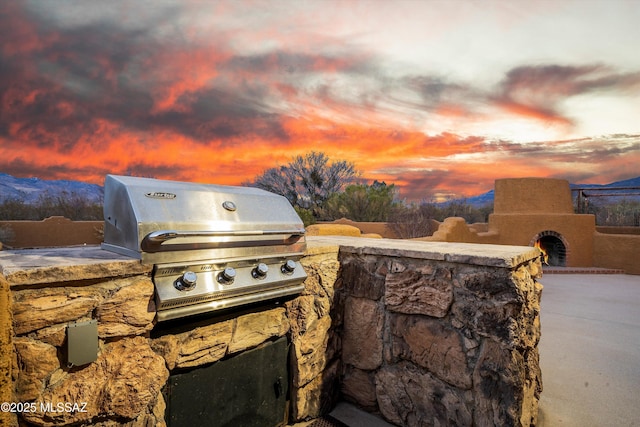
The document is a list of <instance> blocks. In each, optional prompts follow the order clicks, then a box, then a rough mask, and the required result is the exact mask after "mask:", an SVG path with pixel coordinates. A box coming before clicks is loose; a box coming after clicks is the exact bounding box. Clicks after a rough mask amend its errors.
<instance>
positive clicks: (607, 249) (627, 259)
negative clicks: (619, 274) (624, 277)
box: [593, 233, 640, 274]
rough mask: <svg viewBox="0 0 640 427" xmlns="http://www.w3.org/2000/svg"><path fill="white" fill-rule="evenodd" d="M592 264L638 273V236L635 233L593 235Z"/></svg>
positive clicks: (639, 244) (639, 260)
mask: <svg viewBox="0 0 640 427" xmlns="http://www.w3.org/2000/svg"><path fill="white" fill-rule="evenodd" d="M593 242H594V245H593V265H594V266H595V267H603V268H613V269H621V270H624V272H625V273H627V274H640V236H639V235H637V234H605V233H594V235H593Z"/></svg>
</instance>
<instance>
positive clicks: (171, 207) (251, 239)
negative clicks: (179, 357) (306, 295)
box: [102, 175, 307, 321]
mask: <svg viewBox="0 0 640 427" xmlns="http://www.w3.org/2000/svg"><path fill="white" fill-rule="evenodd" d="M104 218H105V224H104V243H103V244H102V247H103V248H104V249H106V250H110V251H113V252H117V253H120V254H123V255H127V256H130V257H133V258H136V259H140V260H141V262H143V263H145V264H153V265H154V269H153V281H154V284H155V288H156V304H157V309H158V320H159V321H163V320H169V319H174V318H178V317H184V316H189V315H193V314H200V313H205V312H210V311H215V310H221V309H224V308H229V307H235V306H240V305H245V304H250V303H254V302H262V301H267V300H271V299H277V298H282V297H285V296H289V295H294V294H297V293H300V292H301V291H302V289H303V288H304V285H303V283H302V282H303V281H304V279H305V278H306V277H307V275H306V273H305V271H304V269H303V267H302V265H300V258H301V257H302V255H303V254H304V251H305V248H306V243H305V237H304V225H303V224H302V221H301V220H300V218H299V217H298V215H297V214H296V212H295V210H294V209H293V208H292V207H291V205H290V204H289V202H288V201H287V199H285V198H284V197H282V196H279V195H276V194H272V193H269V192H266V191H263V190H259V189H255V188H247V187H230V186H221V185H211V184H194V183H185V182H176V181H161V180H156V179H149V178H137V177H125V176H115V175H107V177H106V179H105V186H104Z"/></svg>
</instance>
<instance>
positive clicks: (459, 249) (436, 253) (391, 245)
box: [307, 236, 540, 268]
mask: <svg viewBox="0 0 640 427" xmlns="http://www.w3.org/2000/svg"><path fill="white" fill-rule="evenodd" d="M307 244H308V246H309V247H310V248H314V247H323V246H338V247H339V248H340V250H341V251H343V252H347V253H361V254H366V255H402V256H403V257H408V258H417V259H426V260H436V261H447V262H454V263H464V264H472V265H484V266H490V267H503V268H515V267H517V266H519V265H521V264H523V263H525V262H528V261H530V260H532V259H534V258H536V257H538V256H540V251H539V250H538V249H536V248H534V247H531V246H509V245H489V244H479V243H449V242H425V241H419V240H398V239H371V238H357V237H356V238H354V237H343V236H312V237H307Z"/></svg>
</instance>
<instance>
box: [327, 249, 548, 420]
mask: <svg viewBox="0 0 640 427" xmlns="http://www.w3.org/2000/svg"><path fill="white" fill-rule="evenodd" d="M340 245H341V249H340V264H341V269H342V270H341V275H340V278H339V283H338V284H337V285H336V297H335V298H336V307H337V312H338V313H341V314H342V315H341V316H340V317H339V318H338V325H337V326H336V332H337V333H338V335H339V336H340V341H341V343H342V352H341V360H342V364H343V366H342V375H343V376H342V379H341V387H342V388H341V390H342V393H343V395H344V398H345V399H347V400H350V401H352V402H354V403H356V404H357V405H359V406H361V407H362V408H364V409H366V410H368V411H371V412H376V413H379V414H381V415H382V416H383V417H384V418H385V419H387V420H388V421H390V422H392V423H394V424H396V425H401V426H443V425H456V426H471V425H474V426H495V425H501V426H521V425H522V426H529V425H535V424H536V421H537V415H538V399H539V397H540V393H541V391H542V382H541V372H540V368H539V364H538V350H537V345H538V341H539V339H540V317H539V314H540V304H539V303H540V296H541V290H542V286H541V285H540V284H538V283H537V282H536V280H535V279H536V278H538V277H540V276H541V272H542V270H541V265H540V261H539V256H538V251H537V250H535V249H532V250H527V249H525V251H524V252H523V251H522V248H514V247H506V246H495V245H483V246H479V245H464V244H441V245H440V246H435V244H431V245H425V246H424V248H425V249H426V248H428V249H429V252H426V251H419V250H418V249H419V247H420V246H419V245H416V244H413V245H412V244H410V243H408V242H398V241H396V242H394V243H390V244H388V245H385V246H382V245H380V246H374V245H373V244H372V242H366V243H365V242H363V243H360V242H358V241H353V240H348V239H342V240H340Z"/></svg>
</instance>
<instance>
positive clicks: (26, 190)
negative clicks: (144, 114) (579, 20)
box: [0, 173, 640, 207]
mask: <svg viewBox="0 0 640 427" xmlns="http://www.w3.org/2000/svg"><path fill="white" fill-rule="evenodd" d="M570 186H571V188H572V189H575V188H588V189H611V188H613V187H640V176H638V177H636V178H631V179H626V180H624V181H616V182H612V183H611V184H604V185H601V184H570ZM607 193H608V194H616V193H629V190H613V189H612V190H610V191H608V192H607ZM636 193H638V190H636ZM71 195H74V196H77V197H82V198H84V199H86V200H89V201H92V202H96V203H102V200H103V197H104V188H103V187H102V186H100V185H97V184H87V183H84V182H80V181H68V180H51V181H50V180H44V179H39V178H16V177H14V176H11V175H8V174H5V173H0V203H3V202H4V201H6V200H22V201H24V202H26V203H35V202H37V201H38V200H40V198H42V197H54V198H57V197H68V196H71ZM574 196H575V195H574ZM493 197H494V193H493V190H490V191H487V192H486V193H483V194H480V195H477V196H473V197H467V198H463V199H456V200H455V201H460V202H466V203H468V204H470V205H472V206H476V207H480V206H485V205H488V204H490V203H493ZM622 197H625V198H626V199H627V200H634V201H640V195H632V196H618V197H617V198H622ZM453 201H454V200H450V201H448V202H445V203H451V202H453Z"/></svg>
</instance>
